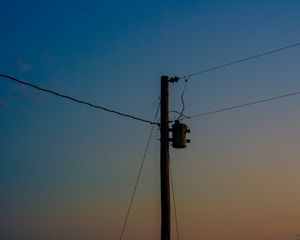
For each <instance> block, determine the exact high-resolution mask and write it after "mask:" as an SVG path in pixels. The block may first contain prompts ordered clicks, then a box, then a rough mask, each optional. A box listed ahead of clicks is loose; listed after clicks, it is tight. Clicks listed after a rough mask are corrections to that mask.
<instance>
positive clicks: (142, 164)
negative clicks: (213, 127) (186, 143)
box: [120, 105, 160, 240]
mask: <svg viewBox="0 0 300 240" xmlns="http://www.w3.org/2000/svg"><path fill="white" fill-rule="evenodd" d="M159 109H160V105H159V106H158V107H157V110H156V113H155V117H154V122H155V121H156V119H157V115H158V112H159ZM153 130H154V125H152V127H151V131H150V134H149V138H148V141H147V145H146V149H145V152H144V155H143V158H142V162H141V165H140V169H139V172H138V175H137V179H136V182H135V184H134V188H133V192H132V195H131V199H130V203H129V206H128V210H127V213H126V217H125V220H124V224H123V228H122V232H121V235H120V240H121V239H122V238H123V236H124V233H125V229H126V225H127V222H128V217H129V214H130V211H131V209H132V205H133V200H134V197H135V194H136V190H137V186H138V184H139V180H140V176H141V173H142V169H143V166H144V163H145V159H146V156H147V152H148V149H149V145H150V141H151V137H152V133H153Z"/></svg>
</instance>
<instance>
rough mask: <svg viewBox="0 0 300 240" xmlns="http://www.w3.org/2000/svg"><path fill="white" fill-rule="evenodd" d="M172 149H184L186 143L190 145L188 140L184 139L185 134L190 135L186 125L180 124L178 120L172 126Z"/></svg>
mask: <svg viewBox="0 0 300 240" xmlns="http://www.w3.org/2000/svg"><path fill="white" fill-rule="evenodd" d="M171 132H172V139H171V141H172V147H173V148H185V147H186V144H187V143H190V139H187V138H186V134H187V133H190V129H188V127H187V125H185V124H184V123H180V122H179V120H176V121H175V123H174V124H173V125H172V129H171Z"/></svg>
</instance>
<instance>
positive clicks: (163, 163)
mask: <svg viewBox="0 0 300 240" xmlns="http://www.w3.org/2000/svg"><path fill="white" fill-rule="evenodd" d="M160 80H161V95H160V96H161V97H160V101H161V107H160V191H161V238H160V239H161V240H170V239H171V224H170V219H171V217H170V214H171V212H170V211H171V207H170V168H169V164H170V162H169V161H170V159H169V77H168V76H162V77H161V79H160Z"/></svg>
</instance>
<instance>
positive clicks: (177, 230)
mask: <svg viewBox="0 0 300 240" xmlns="http://www.w3.org/2000/svg"><path fill="white" fill-rule="evenodd" d="M168 158H169V168H170V180H171V187H172V199H173V208H174V216H175V226H176V236H177V240H179V227H178V218H177V209H176V200H175V189H174V181H173V173H172V164H171V161H170V154H169V153H168Z"/></svg>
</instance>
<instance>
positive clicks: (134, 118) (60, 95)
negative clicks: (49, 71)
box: [0, 74, 158, 125]
mask: <svg viewBox="0 0 300 240" xmlns="http://www.w3.org/2000/svg"><path fill="white" fill-rule="evenodd" d="M0 77H3V78H7V79H10V80H12V81H14V82H17V83H19V84H22V85H26V86H28V87H32V88H35V89H37V90H39V91H42V92H47V93H50V94H53V95H56V96H58V97H61V98H65V99H68V100H71V101H73V102H76V103H80V104H83V105H87V106H89V107H93V108H97V109H101V110H103V111H106V112H110V113H114V114H117V115H119V116H122V117H127V118H131V119H133V120H138V121H141V122H146V123H150V124H155V125H157V124H158V123H155V122H152V121H149V120H146V119H143V118H140V117H136V116H133V115H130V114H128V113H122V112H119V111H115V110H112V109H109V108H106V107H103V106H99V105H96V104H93V103H90V102H86V101H83V100H80V99H77V98H74V97H70V96H67V95H64V94H61V93H58V92H55V91H53V90H49V89H46V88H42V87H39V86H37V85H34V84H32V83H28V82H24V81H22V80H20V79H17V78H14V77H11V76H8V75H5V74H0Z"/></svg>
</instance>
